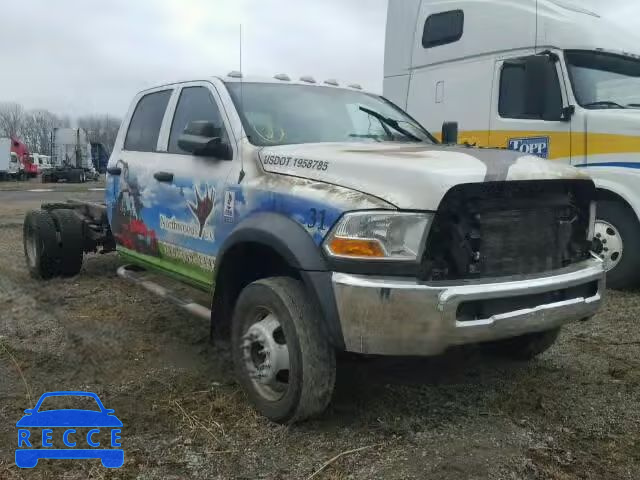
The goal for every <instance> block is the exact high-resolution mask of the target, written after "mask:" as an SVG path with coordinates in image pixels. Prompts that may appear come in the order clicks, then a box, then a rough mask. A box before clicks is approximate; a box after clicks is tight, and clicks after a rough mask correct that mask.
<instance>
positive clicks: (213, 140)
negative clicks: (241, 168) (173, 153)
mask: <svg viewBox="0 0 640 480" xmlns="http://www.w3.org/2000/svg"><path fill="white" fill-rule="evenodd" d="M221 135H222V131H221V129H219V128H216V127H215V126H214V125H213V123H211V122H208V121H202V120H198V121H194V122H189V123H188V124H187V126H186V128H185V129H184V131H183V132H182V134H181V135H180V136H179V137H178V146H179V147H180V148H181V149H182V150H184V151H185V152H189V153H192V154H193V155H197V156H199V157H214V158H217V159H218V160H231V159H232V158H233V150H231V146H230V145H229V144H227V143H224V142H223V141H222V138H221Z"/></svg>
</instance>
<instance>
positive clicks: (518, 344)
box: [486, 328, 560, 361]
mask: <svg viewBox="0 0 640 480" xmlns="http://www.w3.org/2000/svg"><path fill="white" fill-rule="evenodd" d="M559 334H560V329H559V328H554V329H553V330H547V331H545V332H535V333H528V334H527V335H522V336H520V337H513V338H507V339H504V340H498V341H496V342H491V343H488V344H487V345H486V347H487V349H488V350H489V351H490V352H491V353H494V354H496V355H500V356H502V357H507V358H510V359H512V360H522V361H527V360H532V359H534V358H535V357H537V356H538V355H540V354H541V353H544V352H546V351H547V350H549V348H551V346H552V345H553V344H554V343H555V342H556V340H557V339H558V335H559Z"/></svg>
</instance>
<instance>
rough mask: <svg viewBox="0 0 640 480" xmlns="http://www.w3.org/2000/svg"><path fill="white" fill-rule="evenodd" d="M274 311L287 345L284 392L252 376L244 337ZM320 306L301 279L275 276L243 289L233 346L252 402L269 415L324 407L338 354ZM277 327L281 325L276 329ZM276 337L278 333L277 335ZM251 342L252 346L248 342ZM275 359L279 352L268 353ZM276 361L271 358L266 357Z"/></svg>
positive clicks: (277, 418) (294, 415)
mask: <svg viewBox="0 0 640 480" xmlns="http://www.w3.org/2000/svg"><path fill="white" fill-rule="evenodd" d="M269 313H270V314H273V315H275V318H277V320H278V322H279V324H280V327H281V333H283V334H284V338H282V340H281V342H282V341H284V342H286V347H287V349H288V360H289V363H288V366H289V369H288V378H286V386H285V387H284V389H283V390H284V393H282V396H281V397H280V398H275V399H274V398H267V396H265V395H264V394H263V393H262V392H261V389H262V388H263V387H262V386H261V385H260V384H259V382H257V381H256V380H253V379H252V378H251V376H250V371H249V366H248V364H247V362H246V358H247V357H246V356H245V351H246V352H247V354H248V355H249V352H250V351H251V352H253V345H254V343H255V342H254V343H251V340H249V339H245V335H247V334H248V333H249V332H250V328H251V326H252V325H256V324H257V323H255V322H259V319H260V317H261V316H264V317H266V316H267V314H269ZM320 321H321V319H320V316H319V311H318V308H317V307H316V306H315V305H314V304H313V302H311V301H310V299H309V296H308V294H307V293H306V291H305V289H304V287H303V286H302V284H301V283H300V282H299V281H297V280H294V279H292V278H288V277H272V278H266V279H262V280H258V281H256V282H253V283H251V284H250V285H248V286H247V287H245V288H244V290H242V292H241V293H240V296H239V298H238V301H237V303H236V307H235V310H234V315H233V324H232V333H231V341H232V350H233V361H234V365H235V370H236V375H237V377H238V380H239V382H240V384H241V385H242V387H243V388H244V390H245V392H246V393H247V395H248V396H249V399H250V400H251V403H252V404H253V405H254V406H255V408H256V409H257V410H258V411H259V412H260V413H261V414H262V415H264V416H265V417H267V418H269V419H270V420H272V421H274V422H278V423H293V422H297V421H301V420H304V419H306V418H309V417H311V416H313V415H317V414H320V413H321V412H323V411H324V410H325V408H326V407H327V405H328V404H329V401H330V400H331V395H332V393H333V388H334V384H335V371H336V357H335V351H334V349H333V347H332V346H331V345H330V344H329V342H328V340H327V338H326V336H325V335H324V334H323V332H322V329H321V327H320ZM274 332H276V330H274ZM272 338H273V339H275V338H276V336H275V335H273V336H272ZM248 344H250V345H251V348H245V346H247V345H248ZM264 358H267V359H271V360H273V362H276V361H277V359H276V357H275V356H271V355H270V354H268V353H267V354H266V357H264ZM266 363H268V364H269V365H271V362H265V364H266Z"/></svg>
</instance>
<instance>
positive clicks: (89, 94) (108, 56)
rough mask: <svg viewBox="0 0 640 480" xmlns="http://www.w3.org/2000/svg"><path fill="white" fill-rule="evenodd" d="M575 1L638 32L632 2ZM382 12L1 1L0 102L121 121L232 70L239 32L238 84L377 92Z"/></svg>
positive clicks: (298, 6) (217, 0) (370, 2)
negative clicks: (150, 99)
mask: <svg viewBox="0 0 640 480" xmlns="http://www.w3.org/2000/svg"><path fill="white" fill-rule="evenodd" d="M514 1H515V0H514ZM556 1H558V2H567V1H570V2H576V1H577V0H556ZM577 3H579V4H580V5H585V6H587V7H588V8H591V7H593V8H596V9H597V11H598V12H599V13H601V14H603V15H605V16H610V17H614V18H616V20H617V21H618V22H619V23H620V24H623V25H624V24H626V25H627V26H629V27H631V28H632V29H634V30H636V31H637V30H638V26H640V20H639V19H638V18H639V17H638V12H639V11H640V9H639V7H638V4H639V0H608V1H607V2H604V0H580V1H578V2H577ZM386 10H387V0H4V1H3V2H2V13H1V14H0V15H1V17H2V19H3V21H2V28H0V60H1V61H2V67H1V68H0V72H1V73H2V76H1V77H0V102H1V101H14V102H19V103H22V104H23V105H24V106H25V107H26V108H29V109H31V108H45V109H48V110H51V111H53V112H55V113H58V114H70V115H72V116H78V115H82V114H86V113H110V114H114V115H118V116H122V115H124V113H125V112H126V109H127V107H128V105H129V102H130V101H131V98H132V97H133V95H134V94H135V93H136V92H138V91H140V90H141V89H143V88H145V87H149V86H153V85H156V84H158V83H161V82H163V81H170V80H180V79H187V78H194V77H203V76H207V75H214V74H222V75H224V74H226V73H227V72H229V71H230V70H237V69H238V68H239V61H238V52H239V48H238V47H239V25H240V23H242V25H243V67H244V71H245V73H246V74H258V75H268V76H272V75H273V74H275V73H280V72H284V73H288V74H289V75H291V76H292V77H299V76H300V75H313V76H314V77H316V78H317V79H327V78H337V79H339V80H341V81H344V82H348V83H353V82H356V83H361V84H362V85H363V86H364V87H365V88H367V89H370V90H373V91H377V92H381V90H382V76H383V62H384V37H385V22H386Z"/></svg>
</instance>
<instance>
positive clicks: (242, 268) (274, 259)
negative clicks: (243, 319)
mask: <svg viewBox="0 0 640 480" xmlns="http://www.w3.org/2000/svg"><path fill="white" fill-rule="evenodd" d="M274 276H289V277H292V278H296V279H298V280H300V274H299V272H298V271H297V270H295V269H294V268H292V267H291V266H290V265H289V264H288V263H287V261H286V260H285V259H284V258H283V257H282V256H281V255H279V254H278V253H277V252H276V251H275V250H274V249H272V248H270V247H268V246H266V245H263V244H260V243H254V242H243V243H240V244H237V245H234V246H233V247H231V248H230V249H229V250H228V251H227V252H225V254H224V257H223V259H222V262H221V263H220V266H219V267H218V269H217V273H216V278H215V286H214V294H213V300H212V302H211V311H212V314H211V334H212V335H213V334H214V332H215V334H216V335H225V336H227V335H228V333H229V326H230V324H231V317H232V315H233V310H234V307H235V304H236V301H237V299H238V296H239V295H240V292H241V291H242V289H243V288H244V287H246V286H247V285H249V284H250V283H251V282H254V281H256V280H259V279H261V278H267V277H274Z"/></svg>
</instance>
